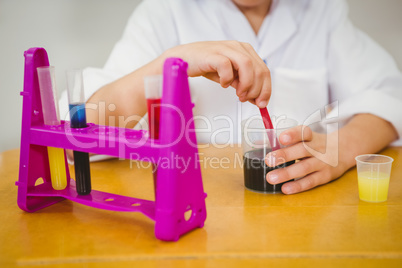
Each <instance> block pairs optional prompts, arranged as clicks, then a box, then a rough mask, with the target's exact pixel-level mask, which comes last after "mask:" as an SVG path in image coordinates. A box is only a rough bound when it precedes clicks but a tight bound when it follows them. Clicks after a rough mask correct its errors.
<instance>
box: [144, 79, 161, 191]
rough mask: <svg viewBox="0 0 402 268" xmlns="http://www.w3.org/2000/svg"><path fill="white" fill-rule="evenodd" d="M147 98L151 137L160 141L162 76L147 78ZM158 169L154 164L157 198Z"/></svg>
mask: <svg viewBox="0 0 402 268" xmlns="http://www.w3.org/2000/svg"><path fill="white" fill-rule="evenodd" d="M144 83H145V98H146V100H147V108H148V124H149V136H150V137H151V138H152V139H159V118H160V107H161V98H162V76H161V75H153V76H146V77H145V81H144ZM157 174H158V167H157V165H156V164H152V175H153V179H154V193H155V196H156V184H157Z"/></svg>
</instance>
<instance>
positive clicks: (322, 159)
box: [265, 126, 349, 194]
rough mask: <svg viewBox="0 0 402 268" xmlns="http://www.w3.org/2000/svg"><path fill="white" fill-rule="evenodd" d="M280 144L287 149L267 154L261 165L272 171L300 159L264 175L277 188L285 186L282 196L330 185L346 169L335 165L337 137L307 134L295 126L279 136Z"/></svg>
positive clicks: (336, 162) (309, 132)
mask: <svg viewBox="0 0 402 268" xmlns="http://www.w3.org/2000/svg"><path fill="white" fill-rule="evenodd" d="M279 139H280V142H281V143H282V144H284V145H287V146H288V147H286V148H282V149H279V150H277V151H275V152H271V153H269V154H267V156H266V158H265V162H266V164H267V165H268V166H270V167H274V166H277V165H280V164H283V163H285V162H289V161H293V160H297V159H300V161H298V162H296V163H295V164H293V165H290V166H288V167H286V168H280V169H276V170H274V171H271V172H269V173H268V174H267V177H266V179H267V181H268V182H269V183H271V184H278V183H282V182H286V181H289V180H292V179H296V178H300V179H298V180H296V181H291V182H288V183H285V184H284V185H283V186H282V192H283V193H285V194H295V193H299V192H303V191H306V190H309V189H312V188H314V187H316V186H319V185H322V184H325V183H328V182H330V181H331V180H333V179H335V178H337V177H339V176H341V175H342V174H343V173H344V172H345V171H346V170H347V169H348V168H349V166H347V165H345V164H343V163H341V162H340V161H339V163H338V151H339V149H338V136H337V133H336V132H334V133H331V134H329V135H326V134H320V133H316V132H313V131H311V129H310V128H309V127H306V126H297V127H294V128H292V129H289V130H287V131H285V132H283V133H282V134H281V135H280V136H279Z"/></svg>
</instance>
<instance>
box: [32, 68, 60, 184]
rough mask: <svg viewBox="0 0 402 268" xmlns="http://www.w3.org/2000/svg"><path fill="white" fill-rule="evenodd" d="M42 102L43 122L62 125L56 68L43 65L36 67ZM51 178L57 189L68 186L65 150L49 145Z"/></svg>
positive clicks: (50, 124)
mask: <svg viewBox="0 0 402 268" xmlns="http://www.w3.org/2000/svg"><path fill="white" fill-rule="evenodd" d="M36 70H37V73H38V82H39V91H40V97H41V103H42V112H43V122H44V124H45V125H48V126H57V125H60V117H59V105H58V98H57V89H56V79H55V68H54V66H43V67H38V68H36ZM47 154H48V158H49V169H50V179H51V182H52V187H53V189H55V190H63V189H65V188H66V187H67V172H66V161H65V152H64V149H63V148H56V147H47Z"/></svg>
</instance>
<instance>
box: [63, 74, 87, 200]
mask: <svg viewBox="0 0 402 268" xmlns="http://www.w3.org/2000/svg"><path fill="white" fill-rule="evenodd" d="M67 89H68V102H69V109H70V126H71V128H85V127H87V118H86V114H85V99H84V84H83V79H82V71H81V70H71V71H68V72H67ZM73 154H74V170H75V180H76V187H77V193H78V194H79V195H87V194H89V193H90V192H91V172H90V167H89V154H88V153H85V152H80V151H74V152H73Z"/></svg>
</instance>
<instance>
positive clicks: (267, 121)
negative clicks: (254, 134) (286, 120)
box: [260, 107, 280, 151]
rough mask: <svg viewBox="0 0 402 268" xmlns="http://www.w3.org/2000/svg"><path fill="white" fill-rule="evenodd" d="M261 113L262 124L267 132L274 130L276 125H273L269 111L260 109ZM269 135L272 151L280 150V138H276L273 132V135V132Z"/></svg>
mask: <svg viewBox="0 0 402 268" xmlns="http://www.w3.org/2000/svg"><path fill="white" fill-rule="evenodd" d="M260 113H261V117H262V122H263V123H264V126H265V129H266V130H268V129H274V125H273V124H272V121H271V118H270V116H269V113H268V109H267V108H266V107H265V108H260ZM267 134H268V139H269V143H270V144H271V148H272V151H276V150H278V149H280V146H279V141H278V138H277V137H276V135H275V133H274V132H272V135H271V132H270V133H267Z"/></svg>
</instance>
